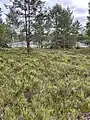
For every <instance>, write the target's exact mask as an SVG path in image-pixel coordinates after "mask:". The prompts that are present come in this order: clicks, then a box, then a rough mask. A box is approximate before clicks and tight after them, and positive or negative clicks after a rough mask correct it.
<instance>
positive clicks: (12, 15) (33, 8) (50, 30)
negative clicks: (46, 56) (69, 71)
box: [0, 0, 90, 53]
mask: <svg viewBox="0 0 90 120" xmlns="http://www.w3.org/2000/svg"><path fill="white" fill-rule="evenodd" d="M10 2H11V4H10V5H5V7H6V8H7V9H9V13H6V22H3V19H2V14H3V12H2V9H1V8H0V46H2V47H6V46H7V44H10V43H12V42H13V41H14V42H15V41H26V43H27V52H28V53H29V51H30V43H31V42H32V41H33V42H34V43H35V44H37V45H38V47H41V48H43V47H50V48H64V49H65V48H72V47H73V46H75V44H76V42H77V41H84V42H85V43H87V44H89V43H90V42H89V41H90V39H89V37H90V3H89V10H88V11H89V16H88V17H87V19H88V21H87V23H86V28H85V30H84V32H82V31H83V28H82V26H81V24H80V22H79V21H78V20H76V21H75V19H74V15H73V12H72V11H71V10H70V9H69V8H63V7H62V6H61V5H59V4H56V5H54V6H53V7H52V8H50V7H47V6H46V4H45V2H43V1H42V0H13V1H10Z"/></svg>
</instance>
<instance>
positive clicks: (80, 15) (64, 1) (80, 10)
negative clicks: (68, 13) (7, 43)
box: [0, 0, 90, 25]
mask: <svg viewBox="0 0 90 120" xmlns="http://www.w3.org/2000/svg"><path fill="white" fill-rule="evenodd" d="M89 1H90V0H46V2H47V5H48V6H53V5H55V4H56V3H59V4H61V5H62V6H64V7H68V6H69V7H70V9H71V10H73V14H74V16H75V19H78V20H79V21H80V22H81V24H82V25H85V22H86V19H87V18H86V17H87V15H88V2H89ZM8 3H9V0H0V7H2V8H3V11H4V13H6V12H7V10H5V8H4V6H3V4H8ZM3 17H4V18H5V16H3Z"/></svg>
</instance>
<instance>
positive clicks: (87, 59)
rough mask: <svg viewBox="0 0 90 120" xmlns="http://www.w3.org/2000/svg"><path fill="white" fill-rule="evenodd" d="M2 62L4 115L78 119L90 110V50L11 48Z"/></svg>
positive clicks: (0, 55) (7, 119)
mask: <svg viewBox="0 0 90 120" xmlns="http://www.w3.org/2000/svg"><path fill="white" fill-rule="evenodd" d="M83 51H84V52H85V50H83ZM0 63H1V64H0V119H2V120H18V119H25V120H75V119H76V117H77V116H78V115H82V114H83V113H86V112H90V67H89V66H90V55H89V53H88V54H86V53H85V54H84V53H82V51H80V50H78V51H73V52H72V51H68V52H67V51H58V50H55V51H53V50H48V51H47V50H39V49H36V50H33V51H32V52H31V54H30V56H29V55H27V54H25V53H23V50H22V51H20V50H18V49H17V50H16V49H15V50H14V49H8V50H7V51H0Z"/></svg>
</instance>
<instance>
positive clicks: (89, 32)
mask: <svg viewBox="0 0 90 120" xmlns="http://www.w3.org/2000/svg"><path fill="white" fill-rule="evenodd" d="M88 7H89V9H88V13H89V15H88V16H87V20H88V21H87V23H86V32H87V35H88V36H89V37H90V3H88Z"/></svg>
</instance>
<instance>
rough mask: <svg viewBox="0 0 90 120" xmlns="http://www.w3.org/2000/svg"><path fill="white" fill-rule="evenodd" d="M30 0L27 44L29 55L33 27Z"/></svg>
mask: <svg viewBox="0 0 90 120" xmlns="http://www.w3.org/2000/svg"><path fill="white" fill-rule="evenodd" d="M30 9H31V8H30V0H28V14H29V15H28V42H27V49H28V53H29V51H30V48H29V47H30V37H31V29H30V27H31V19H30V18H31V16H30V15H31V13H30Z"/></svg>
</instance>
